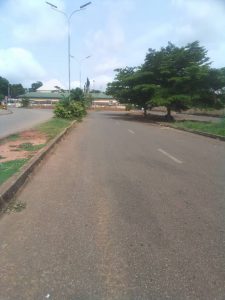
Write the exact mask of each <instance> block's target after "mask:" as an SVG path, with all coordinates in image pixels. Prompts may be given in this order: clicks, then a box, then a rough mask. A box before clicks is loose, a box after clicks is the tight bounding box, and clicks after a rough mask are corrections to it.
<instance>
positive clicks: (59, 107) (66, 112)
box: [54, 99, 86, 119]
mask: <svg viewBox="0 0 225 300" xmlns="http://www.w3.org/2000/svg"><path fill="white" fill-rule="evenodd" d="M54 114H55V116H56V117H58V118H63V119H82V117H83V116H84V115H86V107H85V104H83V103H82V102H78V101H69V100H68V99H64V100H62V101H60V102H59V103H57V104H56V106H55V110H54Z"/></svg>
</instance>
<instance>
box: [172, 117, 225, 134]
mask: <svg viewBox="0 0 225 300" xmlns="http://www.w3.org/2000/svg"><path fill="white" fill-rule="evenodd" d="M171 125H172V126H173V127H175V128H184V129H191V130H194V131H201V132H206V133H211V134H215V135H220V136H225V119H223V120H222V121H220V122H218V123H212V122H199V121H177V122H175V123H173V124H171Z"/></svg>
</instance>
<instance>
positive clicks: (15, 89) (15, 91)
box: [10, 83, 25, 98]
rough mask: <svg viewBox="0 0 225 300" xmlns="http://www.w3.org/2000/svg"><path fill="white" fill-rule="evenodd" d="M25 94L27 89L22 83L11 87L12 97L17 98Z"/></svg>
mask: <svg viewBox="0 0 225 300" xmlns="http://www.w3.org/2000/svg"><path fill="white" fill-rule="evenodd" d="M24 93H25V89H24V87H23V86H22V84H21V83H18V84H11V85H10V96H11V97H12V98H16V97H17V96H19V95H22V94H24Z"/></svg>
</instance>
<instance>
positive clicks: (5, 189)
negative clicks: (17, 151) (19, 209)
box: [0, 120, 77, 210]
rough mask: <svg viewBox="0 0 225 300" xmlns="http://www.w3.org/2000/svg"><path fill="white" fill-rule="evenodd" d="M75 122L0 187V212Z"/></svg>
mask: <svg viewBox="0 0 225 300" xmlns="http://www.w3.org/2000/svg"><path fill="white" fill-rule="evenodd" d="M76 122H77V121H76V120H75V121H73V122H72V123H71V124H70V125H69V126H68V127H66V128H65V129H64V130H63V131H62V132H61V133H59V134H58V135H57V136H56V137H55V138H53V139H52V140H51V141H50V142H49V143H48V144H47V145H46V146H45V147H44V148H42V149H41V150H39V151H38V153H37V154H36V155H34V156H33V157H32V158H31V159H30V160H29V161H28V162H27V163H26V164H25V165H24V166H23V167H21V169H20V170H19V172H17V173H16V174H14V175H13V176H12V177H10V178H9V179H8V180H7V181H5V182H4V183H3V184H2V185H1V186H0V210H2V209H3V208H5V207H6V206H7V204H8V203H9V201H10V200H11V199H12V198H13V197H14V196H15V194H16V193H17V192H18V190H19V189H20V188H21V187H22V186H23V184H24V183H25V182H26V180H27V179H28V178H29V175H30V174H31V173H32V172H33V170H34V169H35V167H36V166H37V165H38V164H39V163H40V162H41V161H42V160H43V158H44V157H45V156H46V155H47V154H48V153H49V152H50V150H51V149H52V148H53V147H54V146H55V145H56V144H57V143H58V142H59V141H60V140H61V139H62V138H63V137H64V136H65V135H66V134H67V133H68V132H69V131H70V130H71V129H72V128H73V127H74V125H75V123H76Z"/></svg>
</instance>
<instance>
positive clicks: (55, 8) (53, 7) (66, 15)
mask: <svg viewBox="0 0 225 300" xmlns="http://www.w3.org/2000/svg"><path fill="white" fill-rule="evenodd" d="M46 4H48V5H49V6H51V8H52V9H54V10H55V11H57V12H59V13H61V14H63V15H64V16H65V17H66V20H67V27H68V81H69V84H68V85H69V99H70V58H71V54H70V21H71V18H72V16H73V15H74V14H75V13H76V12H78V11H81V10H83V9H84V8H86V7H87V6H88V5H90V4H91V2H87V3H85V4H83V5H81V6H80V8H79V9H76V10H74V11H72V13H71V14H67V13H66V12H64V11H62V10H59V9H58V7H57V6H56V5H54V4H52V3H50V2H47V1H46Z"/></svg>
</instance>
